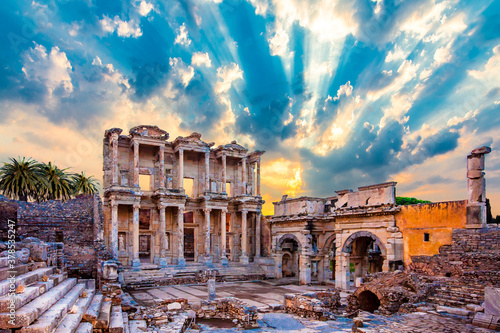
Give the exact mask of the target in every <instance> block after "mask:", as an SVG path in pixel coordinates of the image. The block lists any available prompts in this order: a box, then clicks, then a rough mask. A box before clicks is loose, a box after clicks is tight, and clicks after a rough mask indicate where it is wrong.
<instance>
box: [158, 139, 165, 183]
mask: <svg viewBox="0 0 500 333" xmlns="http://www.w3.org/2000/svg"><path fill="white" fill-rule="evenodd" d="M158 154H159V156H158V157H159V159H158V160H159V168H160V186H159V188H160V189H162V190H163V189H165V146H160V149H159V151H158Z"/></svg>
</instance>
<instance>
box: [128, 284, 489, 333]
mask: <svg viewBox="0 0 500 333" xmlns="http://www.w3.org/2000/svg"><path fill="white" fill-rule="evenodd" d="M281 283H282V282H279V281H275V280H270V281H255V282H237V283H217V287H216V293H217V297H218V298H219V297H236V298H239V299H241V300H242V301H244V302H245V303H247V304H249V305H252V306H256V307H257V308H268V306H269V305H270V304H283V295H284V294H287V293H304V292H308V291H315V290H324V289H328V288H330V287H329V286H299V285H294V284H290V285H280V284H281ZM130 294H131V295H132V296H133V297H134V298H135V299H136V301H138V302H139V304H141V305H152V304H153V300H154V299H169V298H186V299H187V300H188V301H189V302H199V301H200V300H205V299H207V295H208V292H207V286H206V285H192V286H187V285H184V286H166V287H157V288H152V289H146V290H138V291H132V292H130ZM341 296H342V297H346V296H347V294H345V293H342V294H341ZM359 317H360V318H361V319H362V320H363V322H364V327H363V328H361V329H360V331H361V332H366V333H431V332H443V333H473V332H474V333H476V332H477V333H482V332H493V331H491V330H487V329H482V328H479V327H474V326H472V325H468V324H465V323H463V322H461V320H460V319H459V318H452V317H447V316H443V315H440V314H437V313H436V314H433V313H422V312H416V313H411V314H406V315H397V316H391V317H385V316H381V315H374V314H371V313H368V312H363V313H361V314H360V315H359ZM259 325H260V328H259V329H254V330H248V331H246V332H249V333H250V332H255V333H257V332H259V333H260V332H273V333H274V332H297V333H313V332H319V333H327V332H352V326H353V321H352V319H348V318H343V317H338V318H337V320H334V321H332V320H330V321H324V322H322V321H314V320H308V319H305V318H300V317H297V316H293V315H290V314H285V313H264V314H260V317H259ZM201 328H202V329H201V331H202V332H222V333H237V332H241V330H238V329H235V328H221V327H210V326H207V325H201ZM190 332H192V333H194V332H199V330H191V331H190Z"/></svg>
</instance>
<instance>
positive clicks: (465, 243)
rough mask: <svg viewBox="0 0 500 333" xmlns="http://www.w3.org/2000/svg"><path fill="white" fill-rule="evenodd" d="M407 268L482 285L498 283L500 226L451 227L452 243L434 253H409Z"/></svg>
mask: <svg viewBox="0 0 500 333" xmlns="http://www.w3.org/2000/svg"><path fill="white" fill-rule="evenodd" d="M412 262H413V263H412V265H411V266H410V269H411V270H413V271H415V272H418V273H422V274H426V275H437V276H448V277H456V278H459V279H460V280H461V282H463V283H465V284H468V283H472V282H474V283H480V284H482V285H483V286H498V285H500V274H498V272H499V271H500V228H482V229H457V230H453V235H452V244H451V245H444V246H441V248H440V249H439V254H437V255H434V256H415V257H412Z"/></svg>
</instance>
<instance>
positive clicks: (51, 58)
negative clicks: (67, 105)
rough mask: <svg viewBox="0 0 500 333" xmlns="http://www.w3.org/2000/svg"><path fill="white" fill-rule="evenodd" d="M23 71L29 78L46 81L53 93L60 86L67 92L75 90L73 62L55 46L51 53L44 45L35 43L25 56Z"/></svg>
mask: <svg viewBox="0 0 500 333" xmlns="http://www.w3.org/2000/svg"><path fill="white" fill-rule="evenodd" d="M23 59H24V62H23V68H22V71H23V72H24V74H25V75H26V78H27V79H28V80H37V81H39V82H42V83H44V84H45V85H46V86H47V88H48V90H49V92H50V93H51V94H52V93H53V92H54V90H56V89H58V88H62V89H64V91H65V93H66V94H69V93H71V92H72V91H73V84H72V82H71V77H70V73H71V72H72V67H71V63H70V62H69V60H68V58H67V57H66V53H64V52H63V51H60V50H59V47H57V46H54V47H53V48H52V49H51V50H50V53H47V49H46V48H45V47H44V46H43V45H39V44H36V43H35V47H34V48H30V49H29V50H28V51H27V52H26V53H25V54H24V56H23Z"/></svg>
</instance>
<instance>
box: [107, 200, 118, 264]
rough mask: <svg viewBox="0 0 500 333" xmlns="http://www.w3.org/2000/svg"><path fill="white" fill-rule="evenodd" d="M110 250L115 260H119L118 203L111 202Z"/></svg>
mask: <svg viewBox="0 0 500 333" xmlns="http://www.w3.org/2000/svg"><path fill="white" fill-rule="evenodd" d="M110 227H111V228H110V229H111V230H110V231H111V232H110V235H111V237H110V242H109V243H110V248H111V254H112V255H113V259H116V260H118V203H117V202H116V201H115V200H111V226H110Z"/></svg>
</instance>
